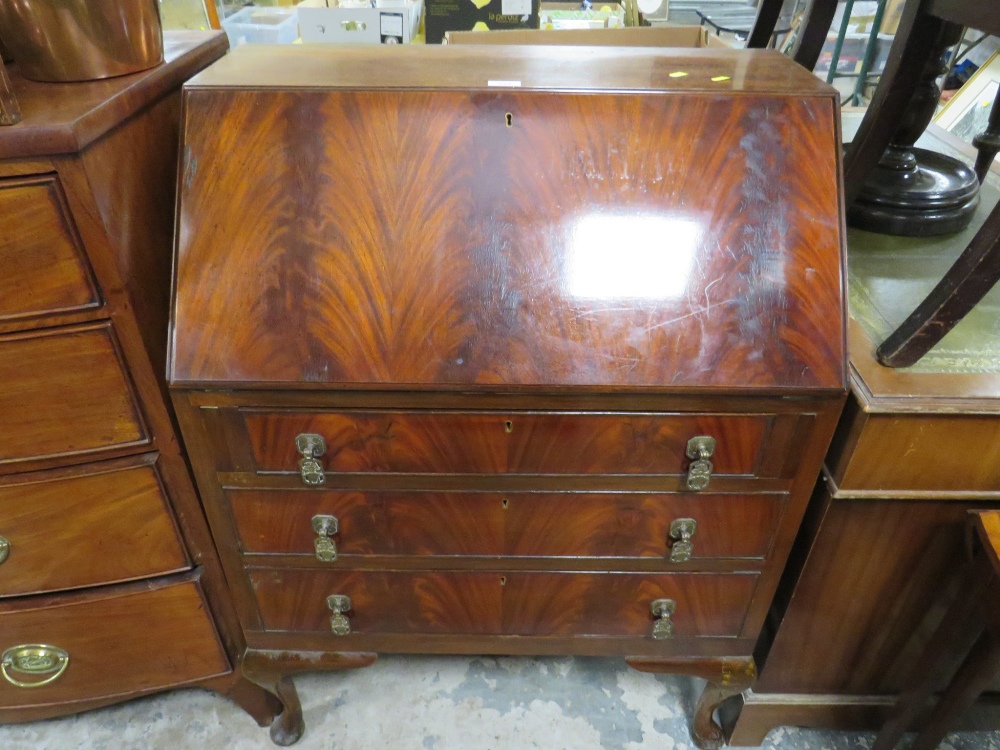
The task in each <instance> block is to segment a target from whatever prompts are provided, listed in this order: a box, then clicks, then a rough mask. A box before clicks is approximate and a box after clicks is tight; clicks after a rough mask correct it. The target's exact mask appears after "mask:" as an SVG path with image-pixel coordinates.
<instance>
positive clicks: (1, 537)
mask: <svg viewBox="0 0 1000 750" xmlns="http://www.w3.org/2000/svg"><path fill="white" fill-rule="evenodd" d="M154 459H155V454H150V455H146V456H139V457H135V458H128V459H120V460H117V461H105V462H102V463H98V464H88V465H86V466H81V467H71V468H68V469H60V470H56V471H40V472H31V473H28V474H19V475H14V476H9V477H0V598H2V597H8V596H19V595H23V594H36V593H41V592H52V591H61V590H65V589H74V588H80V587H84V586H94V585H98V584H105V583H114V582H119V581H128V580H133V579H136V578H145V577H148V576H154V575H160V574H163V573H171V572H177V571H181V570H187V569H188V568H190V563H189V561H188V558H187V554H186V553H185V551H184V547H183V546H182V544H181V540H180V537H179V535H178V532H177V528H176V526H175V524H174V519H173V516H172V515H171V513H170V510H169V509H168V506H167V502H166V498H165V496H164V492H163V488H162V486H161V485H160V480H159V477H158V476H157V471H156V468H155V465H154V463H153V461H154Z"/></svg>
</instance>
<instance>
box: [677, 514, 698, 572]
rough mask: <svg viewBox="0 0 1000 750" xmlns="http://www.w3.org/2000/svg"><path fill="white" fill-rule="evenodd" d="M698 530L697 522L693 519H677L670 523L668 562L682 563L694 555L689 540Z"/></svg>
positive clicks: (692, 546)
mask: <svg viewBox="0 0 1000 750" xmlns="http://www.w3.org/2000/svg"><path fill="white" fill-rule="evenodd" d="M697 530H698V522H697V521H695V520H694V519H693V518H677V519H675V520H674V521H671V523H670V562H672V563H682V562H687V561H688V560H690V559H691V555H692V554H694V542H692V541H691V538H692V537H693V536H694V533H695V532H696V531H697Z"/></svg>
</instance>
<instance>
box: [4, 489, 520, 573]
mask: <svg viewBox="0 0 1000 750" xmlns="http://www.w3.org/2000/svg"><path fill="white" fill-rule="evenodd" d="M504 502H506V500H505V501H504ZM504 507H507V506H504ZM8 555H10V542H8V541H7V540H6V539H5V538H4V537H2V536H0V563H3V561H4V560H6V559H7V556H8Z"/></svg>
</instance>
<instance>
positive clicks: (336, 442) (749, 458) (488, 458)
mask: <svg viewBox="0 0 1000 750" xmlns="http://www.w3.org/2000/svg"><path fill="white" fill-rule="evenodd" d="M772 419H773V417H772V416H771V415H765V414H751V415H743V414H740V415H733V414H642V413H634V412H628V413H599V414H597V413H595V414H590V413H578V412H509V413H503V412H473V411H454V412H450V411H426V412H418V411H388V410H387V411H340V412H326V411H324V412H255V411H247V412H244V421H245V425H246V430H247V435H248V438H249V441H250V448H251V453H252V457H253V462H254V465H255V466H256V468H257V470H258V471H269V472H298V471H299V460H300V459H301V458H302V455H301V454H300V453H299V451H298V449H297V447H296V437H297V436H298V435H300V434H309V433H312V434H317V435H320V436H321V437H322V438H323V440H324V442H325V443H326V451H325V454H324V455H323V456H322V457H321V458H320V461H321V463H322V464H323V467H324V469H325V471H327V472H333V473H340V472H380V473H383V472H384V473H415V474H421V473H427V474H584V475H586V474H682V473H684V472H686V471H687V470H688V466H689V464H690V463H691V459H690V458H689V457H688V456H687V455H686V448H687V443H688V441H689V440H690V439H691V438H693V437H696V436H709V437H712V438H714V439H715V441H716V446H715V450H714V453H713V454H712V456H711V461H712V463H713V473H714V474H729V475H753V474H755V473H756V471H757V468H758V465H759V463H760V456H761V452H762V446H763V444H764V437H765V434H766V433H767V429H768V426H769V424H770V422H771V420H772Z"/></svg>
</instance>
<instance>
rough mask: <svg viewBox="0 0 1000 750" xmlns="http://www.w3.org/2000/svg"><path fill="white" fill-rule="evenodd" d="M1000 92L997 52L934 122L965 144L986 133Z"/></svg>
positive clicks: (973, 75) (999, 68) (974, 74)
mask: <svg viewBox="0 0 1000 750" xmlns="http://www.w3.org/2000/svg"><path fill="white" fill-rule="evenodd" d="M998 90H1000V51H998V52H994V53H993V55H992V56H991V57H990V58H989V59H988V60H987V61H986V62H985V63H984V64H983V65H982V67H980V68H979V70H977V71H976V72H975V73H973V74H972V77H971V78H970V79H969V80H968V81H966V82H965V85H964V86H962V88H960V89H959V90H958V93H957V94H955V95H954V96H953V97H952V98H951V99H950V100H949V101H948V103H947V104H945V105H944V107H942V108H941V111H940V112H938V113H937V115H935V117H934V122H935V123H937V124H938V125H940V126H941V127H942V128H944V129H945V130H947V131H949V132H951V133H953V134H954V135H956V136H958V138H960V139H961V140H962V141H964V142H965V143H972V139H973V138H974V137H975V136H977V135H979V134H980V133H982V132H983V131H984V130H986V125H987V123H988V121H989V117H990V110H991V109H992V108H993V102H994V101H996V98H997V92H998Z"/></svg>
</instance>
